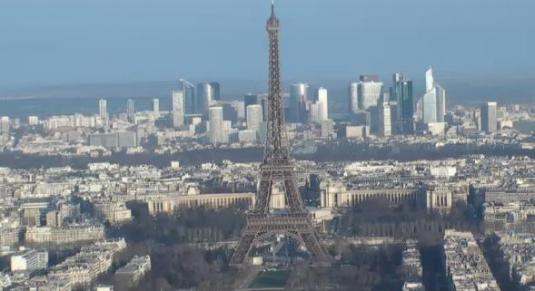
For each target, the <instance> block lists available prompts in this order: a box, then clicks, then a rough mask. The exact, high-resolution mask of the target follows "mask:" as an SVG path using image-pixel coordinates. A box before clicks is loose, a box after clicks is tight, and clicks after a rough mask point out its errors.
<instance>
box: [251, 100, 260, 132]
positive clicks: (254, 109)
mask: <svg viewBox="0 0 535 291" xmlns="http://www.w3.org/2000/svg"><path fill="white" fill-rule="evenodd" d="M261 124H262V106H260V104H251V105H248V106H247V129H255V130H256V129H259V128H260V125H261Z"/></svg>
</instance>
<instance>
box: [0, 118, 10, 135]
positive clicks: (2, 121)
mask: <svg viewBox="0 0 535 291" xmlns="http://www.w3.org/2000/svg"><path fill="white" fill-rule="evenodd" d="M10 125H11V121H10V119H9V116H2V117H1V118H0V133H9V129H10Z"/></svg>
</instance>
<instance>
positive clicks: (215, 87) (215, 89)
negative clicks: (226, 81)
mask: <svg viewBox="0 0 535 291" xmlns="http://www.w3.org/2000/svg"><path fill="white" fill-rule="evenodd" d="M210 86H211V87H212V94H213V100H216V101H219V100H221V85H219V83H218V82H210Z"/></svg>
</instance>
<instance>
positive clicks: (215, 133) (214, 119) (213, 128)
mask: <svg viewBox="0 0 535 291" xmlns="http://www.w3.org/2000/svg"><path fill="white" fill-rule="evenodd" d="M208 121H209V131H208V135H209V137H210V142H211V143H212V144H213V145H217V144H221V143H223V140H224V138H223V134H224V128H223V107H221V106H211V107H210V108H209V109H208Z"/></svg>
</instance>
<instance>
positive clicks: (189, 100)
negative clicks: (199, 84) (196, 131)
mask: <svg viewBox="0 0 535 291" xmlns="http://www.w3.org/2000/svg"><path fill="white" fill-rule="evenodd" d="M179 83H180V90H182V91H183V92H184V112H185V114H194V113H198V112H199V110H198V109H197V102H196V100H195V86H194V85H193V84H192V83H190V82H188V81H186V80H184V79H180V80H179Z"/></svg>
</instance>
